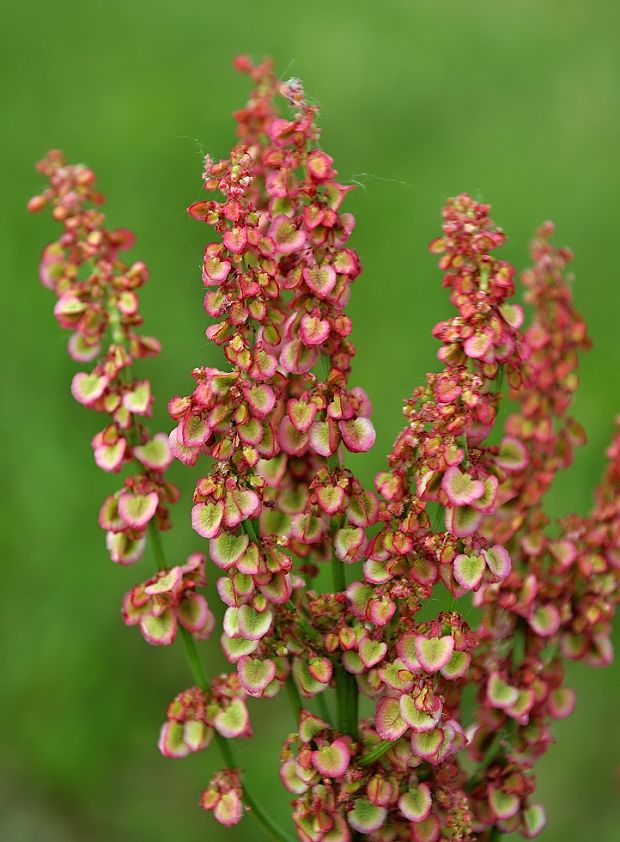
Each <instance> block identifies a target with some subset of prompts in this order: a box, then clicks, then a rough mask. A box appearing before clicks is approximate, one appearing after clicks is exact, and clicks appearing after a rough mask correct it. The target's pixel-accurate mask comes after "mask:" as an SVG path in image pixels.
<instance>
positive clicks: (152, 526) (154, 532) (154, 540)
mask: <svg viewBox="0 0 620 842" xmlns="http://www.w3.org/2000/svg"><path fill="white" fill-rule="evenodd" d="M148 530H149V534H150V536H151V548H152V550H153V555H154V556H155V564H156V565H157V569H158V570H167V569H168V564H167V563H166V556H165V554H164V547H163V544H162V542H161V535H160V534H159V529H158V528H157V524H156V523H155V521H154V520H153V519H151V520H149V525H148Z"/></svg>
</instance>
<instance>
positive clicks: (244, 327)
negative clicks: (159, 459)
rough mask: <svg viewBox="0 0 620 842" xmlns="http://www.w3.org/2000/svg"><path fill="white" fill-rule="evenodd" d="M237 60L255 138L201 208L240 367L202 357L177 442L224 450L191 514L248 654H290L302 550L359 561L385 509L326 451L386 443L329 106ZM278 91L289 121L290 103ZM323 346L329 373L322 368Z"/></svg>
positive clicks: (215, 181) (211, 168)
mask: <svg viewBox="0 0 620 842" xmlns="http://www.w3.org/2000/svg"><path fill="white" fill-rule="evenodd" d="M238 65H239V66H240V67H241V68H242V69H244V70H246V71H247V72H249V73H250V74H251V75H252V76H253V78H254V79H255V81H256V89H255V91H254V92H253V93H252V95H251V97H250V101H249V103H248V106H247V108H246V109H244V110H242V111H240V112H238V113H237V115H236V117H237V121H238V124H239V136H240V142H239V143H238V144H237V146H235V148H234V149H233V150H232V152H231V155H230V158H229V159H228V160H224V161H220V162H218V163H215V162H213V161H212V160H211V159H208V160H207V161H206V166H205V173H204V178H205V187H206V188H207V189H208V190H214V189H218V190H219V191H220V192H221V193H223V195H224V199H223V200H222V201H217V200H206V201H200V202H197V203H195V204H194V205H192V206H191V208H190V209H189V210H190V213H191V214H192V216H194V217H195V218H197V219H200V220H204V221H206V222H207V223H208V224H209V225H210V226H212V227H213V228H214V229H215V231H216V232H217V233H218V234H219V235H220V237H221V240H220V241H219V242H216V243H210V244H208V245H207V246H206V248H205V260H204V270H203V281H204V283H205V285H206V286H207V287H208V288H209V291H208V292H207V295H206V297H205V308H206V310H207V312H208V313H209V314H210V315H212V316H215V317H217V318H219V319H220V321H219V322H218V323H217V324H216V325H213V326H211V327H209V328H208V330H207V335H208V337H209V338H211V339H212V340H213V341H214V342H215V343H216V344H218V345H221V346H222V347H223V349H224V353H225V355H226V357H227V359H228V361H229V363H230V364H231V365H232V370H231V371H230V372H223V371H218V370H215V369H212V368H200V369H196V370H195V371H194V372H193V374H194V379H195V381H196V388H195V390H194V392H193V394H192V395H190V396H189V397H186V398H175V399H174V400H173V401H171V403H170V411H171V413H172V416H173V418H174V419H175V421H177V426H176V427H175V429H174V431H173V432H172V434H171V436H170V443H171V449H172V452H173V453H174V454H175V455H176V456H178V458H180V459H181V461H183V462H186V463H189V464H193V463H194V462H195V461H196V459H197V458H198V456H199V454H200V453H204V454H206V455H209V456H211V457H213V458H214V459H215V460H216V464H215V466H214V468H213V471H212V473H211V475H210V476H208V477H204V478H203V479H201V480H199V482H198V484H197V486H196V491H195V494H194V503H195V505H194V509H193V513H192V524H193V526H194V529H195V530H196V531H197V532H198V534H199V535H201V536H203V537H204V538H207V539H209V541H210V556H211V559H212V561H213V562H214V563H215V564H216V565H217V566H218V567H219V568H220V569H221V570H222V571H224V572H225V573H226V576H224V577H223V578H222V579H220V581H219V583H218V590H219V592H220V595H221V596H222V598H223V600H224V602H225V603H226V604H227V605H228V610H227V612H226V616H225V622H224V631H225V637H224V641H223V642H224V650H225V652H226V654H227V656H228V657H229V658H230V659H231V660H233V661H234V662H239V660H238V659H239V658H240V657H244V656H248V655H250V654H253V653H255V652H257V649H258V647H259V643H260V652H261V654H262V655H263V657H267V653H268V652H271V654H270V655H269V658H271V657H272V655H273V654H274V653H275V652H276V651H277V650H278V648H280V649H282V651H284V652H286V651H289V650H288V649H287V645H286V644H285V643H283V642H281V641H279V640H278V636H277V634H274V627H273V623H274V622H275V619H276V614H278V611H279V619H280V620H281V625H282V628H283V629H284V628H286V627H287V623H288V621H287V617H286V612H285V613H282V610H280V609H278V610H276V609H277V607H278V606H282V605H283V604H284V603H286V602H287V601H288V600H289V599H290V598H291V595H292V593H293V590H294V589H295V588H299V587H300V586H301V584H302V580H300V579H299V577H296V576H295V575H294V574H292V572H291V571H292V561H291V553H295V554H297V555H299V556H300V557H302V558H307V559H308V561H307V563H306V564H305V566H304V567H303V568H302V569H301V570H300V572H306V571H307V570H311V569H312V562H313V560H318V559H321V558H329V557H330V556H331V553H332V540H334V535H335V542H334V544H335V552H336V554H337V555H338V557H339V558H341V559H342V560H344V561H353V560H355V558H357V557H359V556H360V553H361V551H362V550H363V546H364V545H365V534H364V528H365V527H366V526H367V525H368V524H369V523H371V522H372V519H373V518H374V515H375V512H376V509H377V505H376V501H375V500H374V497H373V496H372V495H368V494H366V492H364V490H363V488H362V487H361V485H360V484H359V482H357V480H355V478H354V477H353V476H352V474H351V473H350V472H349V471H347V470H345V469H344V468H342V467H338V466H333V465H328V463H327V460H328V458H329V457H331V456H335V454H336V452H337V451H338V449H339V447H340V445H341V444H343V445H344V447H345V448H347V449H349V450H351V451H355V452H358V451H361V450H367V449H368V448H369V447H370V446H371V444H372V442H373V441H374V429H373V427H372V423H371V422H370V420H369V415H370V403H369V401H368V398H367V396H366V395H365V393H364V392H363V391H362V390H360V389H358V388H353V389H348V386H347V379H348V374H349V370H350V360H351V357H352V356H353V354H354V348H353V345H352V344H351V342H350V340H349V339H348V336H349V333H350V331H351V323H350V319H349V318H348V316H346V314H345V313H344V306H345V305H346V302H347V300H348V297H349V286H350V284H351V282H352V281H353V280H354V279H355V277H356V276H357V274H358V273H359V260H358V258H357V255H356V254H355V252H354V251H352V250H351V249H349V248H347V247H346V242H347V239H348V237H349V234H350V232H351V230H352V227H353V219H352V217H351V216H350V215H348V214H342V213H340V212H339V207H340V203H341V201H342V199H343V198H344V196H345V194H346V192H347V191H348V189H349V188H347V187H345V186H343V185H341V184H339V183H338V182H337V181H336V180H335V175H336V173H335V170H334V169H333V167H332V159H331V158H330V157H329V156H328V155H327V154H326V153H324V152H323V151H322V150H321V149H320V148H319V147H318V145H317V140H318V129H317V127H316V125H315V115H316V110H317V109H316V107H314V106H311V105H308V104H307V103H306V102H305V99H304V96H303V91H302V89H301V86H300V85H299V83H297V82H296V81H291V82H288V83H286V84H282V83H280V82H278V81H277V79H276V78H275V76H274V75H273V72H272V70H271V67H270V66H269V65H262V66H261V67H258V68H254V67H252V66H251V65H249V64H248V63H247V62H246V61H245V60H240V61H238ZM278 95H281V96H283V97H284V98H285V99H286V100H288V102H289V104H290V106H291V110H292V116H291V118H290V119H288V120H287V119H284V118H282V117H280V116H279V115H278V114H277V112H276V106H275V98H276V97H277V96H278ZM319 347H320V351H321V355H322V358H323V360H324V361H325V363H326V364H327V368H328V375H327V377H326V379H325V380H321V378H320V377H319V376H318V375H317V374H316V373H315V372H314V371H313V368H314V367H315V366H320V365H322V362H321V358H320V356H319ZM289 625H290V624H289ZM235 641H236V642H235ZM241 641H245V642H241ZM261 641H262V643H261ZM283 647H284V648H283ZM293 654H294V653H293ZM317 657H318V660H319V661H320V663H325V664H328V665H329V667H330V669H331V661H330V660H329V659H328V658H325V657H324V653H323V652H322V653H320V654H318V653H317ZM311 660H316V659H311ZM239 663H240V662H239ZM311 668H312V669H314V671H315V672H316V673H317V674H320V673H321V674H322V672H323V671H322V670H321V669H320V668H319V667H317V666H316V664H314V665H313V666H311ZM302 672H304V670H302ZM295 674H296V676H298V674H299V669H297V670H296V671H295ZM304 674H305V672H304ZM297 680H298V683H300V684H301V682H302V679H301V678H299V677H298V679H297ZM317 680H318V679H317ZM328 683H329V677H328V678H327V679H326V683H325V685H324V686H327V685H328ZM301 689H302V690H303V687H302V688H301Z"/></svg>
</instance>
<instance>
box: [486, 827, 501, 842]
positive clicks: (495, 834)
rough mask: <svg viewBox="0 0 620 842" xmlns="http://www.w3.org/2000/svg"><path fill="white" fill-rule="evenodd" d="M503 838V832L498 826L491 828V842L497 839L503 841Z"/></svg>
mask: <svg viewBox="0 0 620 842" xmlns="http://www.w3.org/2000/svg"><path fill="white" fill-rule="evenodd" d="M501 838H502V832H501V830H500V829H499V828H498V827H497V825H493V827H492V828H491V833H490V834H489V842H495V840H496V839H501Z"/></svg>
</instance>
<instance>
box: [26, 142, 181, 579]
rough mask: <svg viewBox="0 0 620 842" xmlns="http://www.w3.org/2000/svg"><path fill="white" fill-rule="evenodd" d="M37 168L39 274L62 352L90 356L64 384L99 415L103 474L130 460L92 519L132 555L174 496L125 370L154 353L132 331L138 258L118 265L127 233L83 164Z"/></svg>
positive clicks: (141, 397) (53, 156)
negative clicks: (56, 232) (132, 471)
mask: <svg viewBox="0 0 620 842" xmlns="http://www.w3.org/2000/svg"><path fill="white" fill-rule="evenodd" d="M38 169H39V171H40V172H42V173H43V174H44V175H46V176H47V178H48V179H49V186H48V187H47V188H46V190H45V191H44V192H43V193H42V194H41V195H39V196H35V197H34V198H33V199H31V201H30V203H29V209H30V210H32V211H39V210H41V209H43V208H44V207H45V206H47V205H49V206H51V208H52V213H53V216H54V218H55V219H56V220H58V221H59V222H61V223H62V225H63V233H62V235H61V236H60V238H59V239H58V240H57V241H55V242H53V243H51V244H50V245H48V246H46V248H45V249H44V251H43V258H42V261H41V268H40V274H41V280H42V282H43V283H44V284H45V285H46V286H47V287H49V288H50V289H52V290H53V291H54V293H55V294H56V296H57V302H56V306H55V308H54V314H55V316H56V318H57V320H58V322H59V324H60V325H61V327H63V328H65V329H67V330H70V331H72V335H71V339H70V340H69V353H70V354H71V356H72V357H73V358H74V359H75V360H77V361H78V362H82V363H89V362H94V367H93V368H91V369H90V370H89V371H81V372H79V373H78V374H76V375H75V376H74V378H73V381H72V384H71V392H72V394H73V397H74V398H75V399H76V400H77V401H79V402H80V403H82V404H83V405H84V406H87V407H88V408H90V409H94V410H95V411H97V412H101V413H104V414H105V415H107V416H109V421H108V423H107V425H106V426H105V427H104V429H103V430H102V431H101V432H100V433H97V435H96V436H95V437H94V438H93V442H92V445H93V450H94V455H95V461H96V462H97V465H98V466H99V467H100V468H101V469H102V470H104V471H108V472H112V473H117V472H119V471H120V470H121V468H123V467H124V466H125V465H127V464H130V463H134V464H137V466H138V467H139V468H140V473H139V474H138V475H134V476H129V477H127V478H126V479H125V480H124V482H123V487H122V488H121V489H120V490H119V491H118V492H117V493H116V494H114V495H112V496H111V497H109V498H108V499H107V500H106V502H105V503H104V505H103V507H102V510H101V514H100V518H99V520H100V524H101V526H102V528H103V529H105V530H106V532H107V545H108V551H109V553H110V557H111V558H112V560H113V561H115V562H117V563H119V564H132V563H133V562H135V561H137V560H138V559H139V558H140V556H141V554H142V552H143V549H144V544H145V538H144V535H145V531H146V528H147V526H148V524H149V522H150V521H151V520H155V521H156V523H157V526H158V528H159V529H165V528H167V527H168V526H169V525H170V524H169V520H168V511H167V505H168V504H169V503H171V502H174V501H175V500H176V499H177V496H178V492H177V489H176V488H175V486H174V485H172V484H171V483H169V482H167V481H166V479H165V477H164V472H165V470H166V468H167V467H168V465H169V464H170V461H171V455H170V451H169V447H168V442H167V439H166V436H165V435H163V434H161V433H159V434H156V435H154V436H152V435H151V434H150V433H149V432H148V430H147V428H146V427H145V425H144V423H143V420H142V419H143V418H145V417H147V416H149V415H150V414H151V404H152V395H151V385H150V383H149V381H148V380H138V379H136V378H134V377H132V376H131V374H130V366H131V364H132V363H133V362H134V361H135V360H137V359H140V358H142V357H147V356H154V355H155V354H157V353H159V342H158V341H157V340H156V339H154V338H153V337H150V336H142V335H140V334H138V333H137V332H136V328H137V327H139V326H140V324H141V323H142V317H141V316H140V314H139V309H138V306H139V302H138V294H137V291H138V290H139V289H140V287H141V286H142V285H143V284H144V283H145V281H146V279H147V276H148V272H147V268H146V266H145V264H144V263H142V262H141V261H136V262H134V263H131V264H127V263H125V262H123V261H122V260H121V258H120V257H119V252H121V251H123V250H126V249H128V248H131V246H132V245H133V242H134V237H133V234H132V233H131V232H130V231H127V230H126V229H117V230H108V229H107V228H105V226H104V222H105V217H104V215H103V213H102V212H101V210H100V209H99V208H100V206H101V205H102V204H103V201H104V200H103V196H102V195H101V194H100V193H98V192H96V190H95V175H94V173H93V171H92V170H90V169H88V168H87V167H85V166H83V165H81V164H77V165H69V164H66V163H65V160H64V157H63V155H62V153H61V152H59V151H57V150H53V151H52V152H49V153H48V155H47V156H46V157H45V158H44V159H43V160H42V161H41V162H40V164H39V165H38Z"/></svg>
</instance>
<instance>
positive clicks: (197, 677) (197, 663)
mask: <svg viewBox="0 0 620 842" xmlns="http://www.w3.org/2000/svg"><path fill="white" fill-rule="evenodd" d="M179 631H180V632H181V639H182V640H183V645H184V647H185V657H186V658H187V663H188V665H189V668H190V670H191V673H192V675H193V676H194V681H195V682H196V684H197V685H198V687H200V688H201V690H206V689H207V688H208V686H209V681H208V680H207V676H206V674H205V670H204V667H203V665H202V661H201V660H200V655H199V654H198V647H197V646H196V641H195V640H194V638H193V637H192V635H191V632H188V631H187V629H185V628H183V626H182V625H181V624H179Z"/></svg>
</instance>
